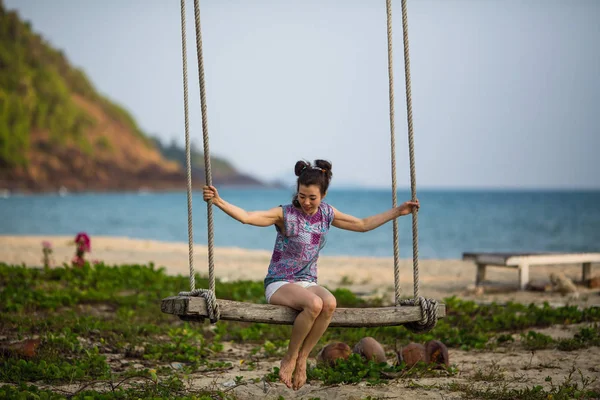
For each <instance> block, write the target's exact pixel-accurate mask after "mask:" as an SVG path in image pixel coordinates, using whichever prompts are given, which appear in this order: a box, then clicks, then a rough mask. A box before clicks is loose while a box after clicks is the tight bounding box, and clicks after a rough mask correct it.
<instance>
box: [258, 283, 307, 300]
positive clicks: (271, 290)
mask: <svg viewBox="0 0 600 400" xmlns="http://www.w3.org/2000/svg"><path fill="white" fill-rule="evenodd" d="M288 283H295V284H296V285H299V286H302V287H303V288H305V289H306V288H309V287H311V286H317V284H316V283H315V282H307V281H298V282H288V281H279V282H273V283H269V284H268V285H267V288H266V289H265V297H266V298H267V303H269V304H271V296H273V295H274V294H275V292H276V291H278V290H279V288H280V287H282V286H284V285H287V284H288Z"/></svg>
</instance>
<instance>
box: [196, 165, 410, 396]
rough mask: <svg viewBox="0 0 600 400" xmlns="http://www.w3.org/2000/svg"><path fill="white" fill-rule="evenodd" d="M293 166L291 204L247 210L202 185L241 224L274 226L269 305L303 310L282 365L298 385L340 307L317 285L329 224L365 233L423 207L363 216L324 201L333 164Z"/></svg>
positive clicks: (287, 379) (282, 372) (286, 378)
mask: <svg viewBox="0 0 600 400" xmlns="http://www.w3.org/2000/svg"><path fill="white" fill-rule="evenodd" d="M294 171H295V173H296V176H297V177H298V180H297V185H296V194H295V195H294V198H293V200H292V203H291V204H287V205H284V206H279V207H275V208H272V209H270V210H268V211H245V210H243V209H241V208H239V207H237V206H234V205H233V204H230V203H228V202H226V201H225V200H223V199H222V198H221V197H219V193H218V191H217V189H216V188H215V187H214V186H205V187H204V200H206V201H208V200H212V202H213V204H214V205H215V206H217V207H219V208H220V209H221V210H223V211H224V212H225V213H226V214H228V215H229V216H231V217H232V218H234V219H236V220H238V221H239V222H241V223H243V224H250V225H254V226H263V227H264V226H271V225H275V229H276V231H277V237H276V240H275V247H274V249H273V255H272V257H271V262H270V264H269V270H268V273H267V276H266V278H265V281H264V284H265V296H266V298H267V302H268V303H270V304H279V305H282V306H287V307H291V308H293V309H295V310H298V311H300V312H299V313H298V316H297V317H296V320H295V321H294V325H293V328H292V337H291V339H290V344H289V346H288V351H287V353H286V355H285V356H284V357H283V360H282V361H281V367H280V369H279V378H280V379H281V381H282V382H283V383H285V384H286V386H287V387H289V388H291V387H292V386H293V388H294V389H295V390H297V389H299V388H300V387H302V386H303V385H304V383H305V382H306V361H307V359H308V356H309V354H310V352H311V350H312V349H313V348H314V347H315V345H316V344H317V342H318V341H319V339H320V338H321V336H322V335H323V333H324V332H325V330H326V329H327V326H328V325H329V322H330V321H331V317H332V316H333V312H334V311H335V308H336V300H335V297H334V296H333V295H332V294H331V293H330V292H329V291H328V290H327V289H325V288H323V287H321V286H319V285H318V284H317V259H318V258H319V251H320V250H321V249H322V248H323V246H325V238H326V235H327V232H328V231H329V227H330V226H331V225H333V226H335V227H336V228H340V229H346V230H350V231H355V232H367V231H370V230H372V229H375V228H377V227H379V226H381V225H383V224H385V223H386V222H389V221H391V220H392V219H394V218H397V217H399V216H402V215H407V214H410V213H411V212H412V210H413V208H416V209H418V208H419V202H418V201H415V202H412V201H407V202H405V203H403V204H402V205H401V206H399V207H395V208H392V209H390V210H388V211H385V212H383V213H381V214H377V215H373V216H371V217H367V218H363V219H360V218H356V217H353V216H351V215H348V214H344V213H342V212H340V211H338V210H336V209H335V208H334V207H332V206H330V205H329V204H327V203H325V202H324V201H323V199H324V198H325V195H326V194H327V189H328V188H329V182H330V180H331V163H329V162H328V161H324V160H316V161H315V165H314V166H312V165H311V164H310V163H307V162H305V161H298V162H296V165H295V168H294ZM292 376H293V380H292Z"/></svg>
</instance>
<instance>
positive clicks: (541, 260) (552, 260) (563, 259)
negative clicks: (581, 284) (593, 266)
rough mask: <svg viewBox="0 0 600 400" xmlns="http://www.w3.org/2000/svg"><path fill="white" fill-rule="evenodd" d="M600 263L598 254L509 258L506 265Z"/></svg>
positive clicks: (560, 254)
mask: <svg viewBox="0 0 600 400" xmlns="http://www.w3.org/2000/svg"><path fill="white" fill-rule="evenodd" d="M593 262H600V253H557V254H540V255H526V256H514V257H509V258H508V259H507V260H506V264H507V265H519V264H529V265H550V264H581V263H593Z"/></svg>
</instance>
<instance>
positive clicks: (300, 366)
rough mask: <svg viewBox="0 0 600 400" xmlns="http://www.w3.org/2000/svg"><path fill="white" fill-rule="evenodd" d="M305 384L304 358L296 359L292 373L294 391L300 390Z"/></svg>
mask: <svg viewBox="0 0 600 400" xmlns="http://www.w3.org/2000/svg"><path fill="white" fill-rule="evenodd" d="M305 383H306V358H304V357H298V361H296V371H295V372H294V390H298V389H300V388H301V387H302V386H304V384H305Z"/></svg>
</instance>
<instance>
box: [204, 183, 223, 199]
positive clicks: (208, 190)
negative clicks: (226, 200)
mask: <svg viewBox="0 0 600 400" xmlns="http://www.w3.org/2000/svg"><path fill="white" fill-rule="evenodd" d="M202 192H203V195H204V201H209V200H212V201H213V203H215V202H218V201H219V200H221V198H220V197H219V192H218V191H217V188H216V187H214V186H204V188H203V189H202Z"/></svg>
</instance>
